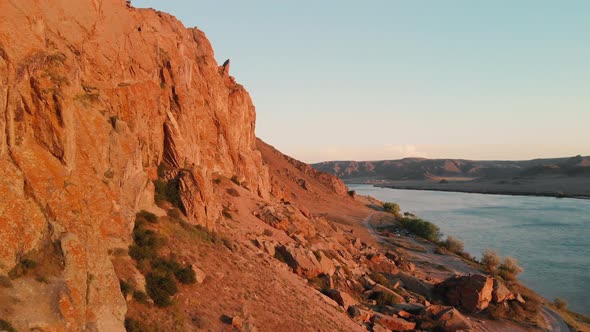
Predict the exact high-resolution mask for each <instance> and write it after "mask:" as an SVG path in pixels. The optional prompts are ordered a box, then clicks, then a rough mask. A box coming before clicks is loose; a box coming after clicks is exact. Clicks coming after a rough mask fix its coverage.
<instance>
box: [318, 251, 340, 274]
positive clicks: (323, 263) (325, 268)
mask: <svg viewBox="0 0 590 332" xmlns="http://www.w3.org/2000/svg"><path fill="white" fill-rule="evenodd" d="M316 258H317V260H318V262H319V269H320V271H321V272H322V273H325V274H327V275H329V276H332V275H334V273H335V272H336V266H334V262H332V260H331V259H330V258H328V257H327V256H326V254H324V252H323V251H316Z"/></svg>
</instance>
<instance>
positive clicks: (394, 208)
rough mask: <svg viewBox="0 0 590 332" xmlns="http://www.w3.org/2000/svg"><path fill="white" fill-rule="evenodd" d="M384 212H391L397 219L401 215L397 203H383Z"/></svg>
mask: <svg viewBox="0 0 590 332" xmlns="http://www.w3.org/2000/svg"><path fill="white" fill-rule="evenodd" d="M383 210H385V212H389V213H391V214H393V215H395V216H396V218H397V217H398V216H401V215H400V212H401V209H400V207H399V205H397V204H395V203H390V202H387V203H383Z"/></svg>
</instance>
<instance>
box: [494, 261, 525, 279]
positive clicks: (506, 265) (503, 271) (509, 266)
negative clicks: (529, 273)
mask: <svg viewBox="0 0 590 332" xmlns="http://www.w3.org/2000/svg"><path fill="white" fill-rule="evenodd" d="M522 271H524V269H523V268H522V267H521V266H520V265H518V261H517V260H516V259H515V258H512V257H510V256H506V257H504V261H503V262H502V264H501V265H500V266H499V267H498V274H499V275H500V276H501V277H502V278H503V279H504V280H508V281H513V280H516V276H517V275H518V274H519V273H521V272H522Z"/></svg>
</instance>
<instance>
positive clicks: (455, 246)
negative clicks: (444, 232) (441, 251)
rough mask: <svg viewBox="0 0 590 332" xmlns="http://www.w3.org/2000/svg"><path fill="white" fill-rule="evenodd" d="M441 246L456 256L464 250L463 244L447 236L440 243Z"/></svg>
mask: <svg viewBox="0 0 590 332" xmlns="http://www.w3.org/2000/svg"><path fill="white" fill-rule="evenodd" d="M442 246H443V247H445V248H446V249H448V250H450V251H452V252H454V253H456V254H463V250H464V249H465V247H464V245H463V242H462V241H461V240H459V239H456V238H454V237H452V236H447V238H446V239H445V240H444V241H443V242H442Z"/></svg>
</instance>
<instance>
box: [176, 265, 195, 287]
mask: <svg viewBox="0 0 590 332" xmlns="http://www.w3.org/2000/svg"><path fill="white" fill-rule="evenodd" d="M174 276H175V277H176V279H178V281H180V283H182V284H185V285H188V284H194V283H195V282H197V276H196V274H195V271H193V269H192V267H190V265H187V266H185V267H183V268H182V269H180V270H178V271H176V272H175V273H174Z"/></svg>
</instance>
